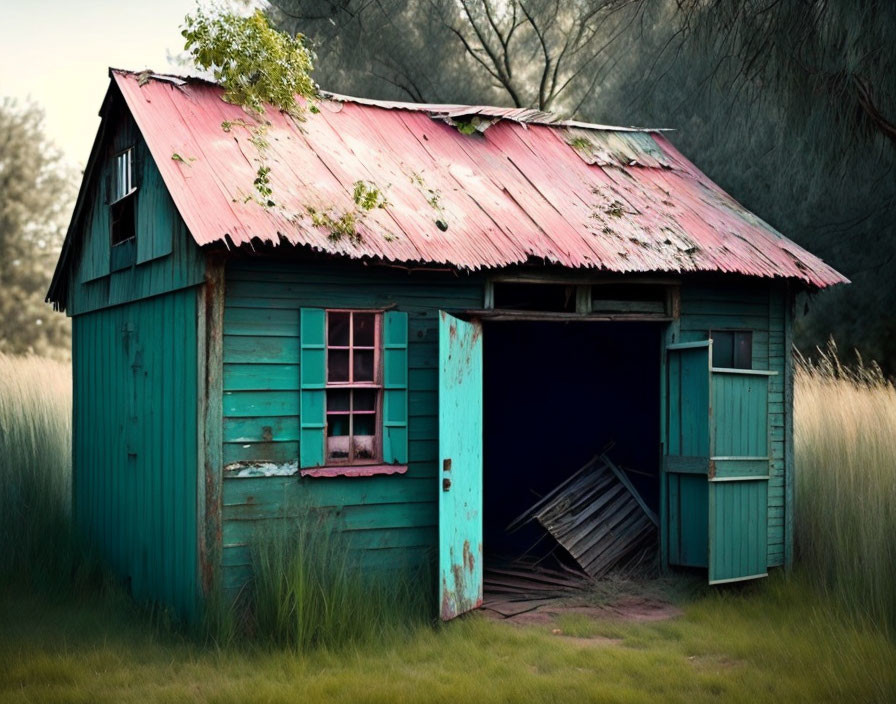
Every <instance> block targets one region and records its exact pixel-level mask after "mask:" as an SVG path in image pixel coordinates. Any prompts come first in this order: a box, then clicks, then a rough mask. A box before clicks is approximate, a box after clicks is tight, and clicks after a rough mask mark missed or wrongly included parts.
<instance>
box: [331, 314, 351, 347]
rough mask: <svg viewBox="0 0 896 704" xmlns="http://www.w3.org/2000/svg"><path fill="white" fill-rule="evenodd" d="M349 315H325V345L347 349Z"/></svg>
mask: <svg viewBox="0 0 896 704" xmlns="http://www.w3.org/2000/svg"><path fill="white" fill-rule="evenodd" d="M350 318H351V313H328V314H327V344H329V345H331V346H336V347H348V328H349V319H350Z"/></svg>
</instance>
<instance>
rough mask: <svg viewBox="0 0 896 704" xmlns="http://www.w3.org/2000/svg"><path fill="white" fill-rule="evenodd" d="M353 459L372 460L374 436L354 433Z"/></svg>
mask: <svg viewBox="0 0 896 704" xmlns="http://www.w3.org/2000/svg"><path fill="white" fill-rule="evenodd" d="M354 446H355V459H356V460H372V459H373V458H374V457H376V438H375V437H374V436H372V435H355V437H354Z"/></svg>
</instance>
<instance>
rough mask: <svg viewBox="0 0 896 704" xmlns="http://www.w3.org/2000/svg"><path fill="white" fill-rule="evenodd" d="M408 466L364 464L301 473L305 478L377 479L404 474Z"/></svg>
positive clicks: (322, 468) (318, 468) (320, 468)
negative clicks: (387, 475) (388, 475)
mask: <svg viewBox="0 0 896 704" xmlns="http://www.w3.org/2000/svg"><path fill="white" fill-rule="evenodd" d="M407 471H408V466H407V465H406V464H362V465H346V466H344V467H314V468H312V469H303V470H301V471H300V472H299V474H301V475H302V476H303V477H376V476H379V475H386V474H404V473H405V472H407Z"/></svg>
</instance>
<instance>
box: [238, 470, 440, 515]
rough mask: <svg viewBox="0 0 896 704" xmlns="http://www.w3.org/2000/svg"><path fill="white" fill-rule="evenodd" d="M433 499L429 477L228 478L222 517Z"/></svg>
mask: <svg viewBox="0 0 896 704" xmlns="http://www.w3.org/2000/svg"><path fill="white" fill-rule="evenodd" d="M436 498H437V497H436V490H435V488H434V482H433V481H432V480H431V479H430V478H428V477H426V478H409V477H406V476H375V477H364V478H358V477H347V478H346V477H341V478H327V479H319V478H308V477H297V476H289V477H276V476H275V477H252V478H236V477H228V478H226V479H225V480H224V499H223V510H224V515H225V517H229V516H238V517H244V518H266V517H273V516H276V515H278V514H279V512H280V511H282V510H284V507H287V508H288V509H289V511H291V512H292V513H291V515H299V514H301V512H302V511H303V510H308V509H309V508H310V507H315V508H317V507H338V506H363V505H368V504H398V503H402V502H410V503H420V502H427V501H434V500H435V499H436Z"/></svg>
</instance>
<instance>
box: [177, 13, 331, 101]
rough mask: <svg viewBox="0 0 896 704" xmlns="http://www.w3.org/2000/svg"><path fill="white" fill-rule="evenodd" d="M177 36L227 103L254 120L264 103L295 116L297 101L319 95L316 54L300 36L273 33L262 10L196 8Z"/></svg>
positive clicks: (185, 20)
mask: <svg viewBox="0 0 896 704" xmlns="http://www.w3.org/2000/svg"><path fill="white" fill-rule="evenodd" d="M181 35H182V36H183V37H184V39H185V40H186V44H185V45H184V48H185V49H186V50H187V51H188V52H189V53H190V56H191V57H192V59H193V61H194V62H195V64H196V66H198V67H199V68H201V69H203V70H204V71H211V72H212V74H213V75H214V77H215V81H217V82H218V83H219V84H220V85H221V86H222V87H223V88H224V91H225V93H224V99H225V100H227V101H228V102H230V103H234V104H235V105H241V106H243V107H244V108H246V109H248V110H250V111H252V112H254V113H256V114H258V115H261V114H263V113H264V111H265V107H264V106H265V103H268V104H270V105H273V106H274V107H275V108H278V109H280V110H283V111H284V112H286V113H289V114H290V115H294V116H296V117H299V116H301V113H302V107H301V106H300V105H299V104H298V103H297V102H296V96H297V95H300V96H303V97H305V98H308V99H312V98H314V97H315V96H316V95H317V86H316V85H315V83H314V81H313V80H312V78H311V71H312V68H313V59H314V55H313V54H312V52H311V51H310V50H309V49H308V47H306V46H305V41H304V37H303V36H302V35H300V34H298V35H295V36H292V35H290V34H287V33H286V32H279V31H277V30H276V29H274V28H273V27H272V26H271V25H270V24H269V23H268V19H267V17H265V15H264V13H263V12H262V11H261V10H255V12H253V13H252V14H251V15H249V16H248V17H243V16H240V15H239V14H237V13H235V12H233V11H231V10H225V9H221V8H217V9H213V10H212V11H211V12H207V11H206V10H204V9H202V8H201V7H199V8H197V9H196V11H195V12H194V13H192V14H188V15H187V16H186V17H185V18H184V25H183V29H182V30H181Z"/></svg>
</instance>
